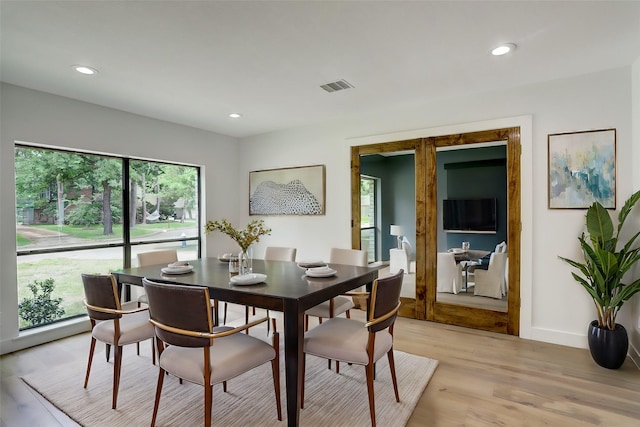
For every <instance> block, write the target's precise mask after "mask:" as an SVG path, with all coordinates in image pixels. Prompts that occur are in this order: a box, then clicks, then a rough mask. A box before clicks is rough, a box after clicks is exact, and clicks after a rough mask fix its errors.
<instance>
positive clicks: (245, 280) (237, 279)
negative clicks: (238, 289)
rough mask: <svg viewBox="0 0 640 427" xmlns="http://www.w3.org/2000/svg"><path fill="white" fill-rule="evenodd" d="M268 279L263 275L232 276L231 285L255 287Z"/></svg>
mask: <svg viewBox="0 0 640 427" xmlns="http://www.w3.org/2000/svg"><path fill="white" fill-rule="evenodd" d="M266 279H267V275H266V274H261V273H249V274H241V275H238V276H231V279H230V280H231V283H233V284H234V285H255V284H258V283H262V282H264V281H265V280H266Z"/></svg>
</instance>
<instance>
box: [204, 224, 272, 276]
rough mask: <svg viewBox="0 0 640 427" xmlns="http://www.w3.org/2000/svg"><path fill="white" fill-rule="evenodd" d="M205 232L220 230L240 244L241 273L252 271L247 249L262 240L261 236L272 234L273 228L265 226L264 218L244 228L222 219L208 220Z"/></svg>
mask: <svg viewBox="0 0 640 427" xmlns="http://www.w3.org/2000/svg"><path fill="white" fill-rule="evenodd" d="M204 229H205V233H207V234H208V233H210V232H212V231H219V232H221V233H224V234H226V235H227V236H229V237H231V239H233V240H234V241H235V242H236V243H237V244H238V246H240V254H239V255H238V261H239V262H240V274H246V273H250V272H251V266H250V263H251V257H249V255H248V253H247V250H248V249H249V247H250V246H251V245H252V244H253V243H257V242H259V241H260V237H262V236H265V235H270V234H271V229H270V228H268V227H265V225H264V220H261V219H260V220H254V221H251V222H250V223H249V224H248V225H247V227H246V228H245V229H244V230H238V229H236V228H235V227H234V226H233V225H231V223H230V222H229V221H227V220H226V219H224V218H223V219H222V220H220V221H207V223H206V224H205V227H204Z"/></svg>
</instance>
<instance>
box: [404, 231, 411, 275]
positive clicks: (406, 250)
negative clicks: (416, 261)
mask: <svg viewBox="0 0 640 427" xmlns="http://www.w3.org/2000/svg"><path fill="white" fill-rule="evenodd" d="M402 249H403V250H404V254H405V255H406V256H407V260H411V243H409V240H408V239H407V238H406V237H402ZM407 273H408V272H407Z"/></svg>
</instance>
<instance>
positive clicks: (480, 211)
mask: <svg viewBox="0 0 640 427" xmlns="http://www.w3.org/2000/svg"><path fill="white" fill-rule="evenodd" d="M497 205H498V202H497V199H495V198H493V199H445V200H444V201H443V209H442V220H443V228H444V229H445V231H449V232H455V231H458V232H466V231H468V232H474V231H481V232H495V231H497V227H498V217H497Z"/></svg>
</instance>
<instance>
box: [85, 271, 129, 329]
mask: <svg viewBox="0 0 640 427" xmlns="http://www.w3.org/2000/svg"><path fill="white" fill-rule="evenodd" d="M82 285H83V286H84V296H85V299H86V301H87V304H89V305H92V306H94V307H100V308H106V309H111V310H121V306H120V298H119V297H118V285H117V284H116V280H115V278H114V277H113V276H112V275H111V274H82ZM86 308H87V313H88V314H89V317H90V318H91V319H95V320H111V319H119V318H120V317H122V315H121V314H115V313H103V312H101V311H96V310H92V309H90V308H89V307H86Z"/></svg>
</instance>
